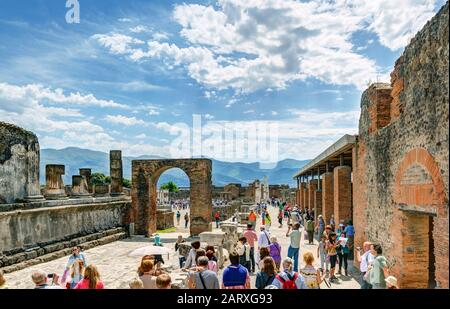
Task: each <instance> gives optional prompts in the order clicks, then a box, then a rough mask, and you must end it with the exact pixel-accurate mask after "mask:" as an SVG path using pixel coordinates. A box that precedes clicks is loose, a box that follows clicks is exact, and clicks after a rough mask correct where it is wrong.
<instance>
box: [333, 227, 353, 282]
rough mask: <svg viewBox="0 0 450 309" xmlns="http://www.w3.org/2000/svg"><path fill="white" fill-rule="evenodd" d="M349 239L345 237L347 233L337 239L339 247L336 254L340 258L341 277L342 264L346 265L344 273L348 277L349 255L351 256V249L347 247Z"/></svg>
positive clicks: (340, 273)
mask: <svg viewBox="0 0 450 309" xmlns="http://www.w3.org/2000/svg"><path fill="white" fill-rule="evenodd" d="M347 242H348V239H347V238H346V237H345V233H344V232H342V233H341V235H340V236H339V237H338V238H337V247H336V253H337V254H338V258H339V271H338V273H339V275H342V272H341V269H342V264H344V272H345V275H346V276H348V271H347V269H348V263H347V259H348V254H349V252H350V251H349V248H348V245H347Z"/></svg>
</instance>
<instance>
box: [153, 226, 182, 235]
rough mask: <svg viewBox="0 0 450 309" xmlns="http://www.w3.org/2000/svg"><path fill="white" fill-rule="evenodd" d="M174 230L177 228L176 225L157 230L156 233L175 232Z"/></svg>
mask: <svg viewBox="0 0 450 309" xmlns="http://www.w3.org/2000/svg"><path fill="white" fill-rule="evenodd" d="M176 231H177V228H176V227H170V228H168V229H165V230H157V231H156V233H158V234H164V233H174V232H176Z"/></svg>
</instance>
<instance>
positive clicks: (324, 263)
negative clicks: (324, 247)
mask: <svg viewBox="0 0 450 309" xmlns="http://www.w3.org/2000/svg"><path fill="white" fill-rule="evenodd" d="M324 266H325V267H324ZM320 268H322V269H323V270H329V269H330V261H327V254H326V253H322V254H320Z"/></svg>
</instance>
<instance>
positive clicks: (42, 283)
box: [31, 271, 62, 290]
mask: <svg viewBox="0 0 450 309" xmlns="http://www.w3.org/2000/svg"><path fill="white" fill-rule="evenodd" d="M47 278H50V279H52V282H51V284H50V285H49V284H48V283H47V280H48V279H47ZM58 279H59V277H58V275H57V274H49V275H47V274H46V273H45V272H43V271H35V272H33V273H32V274H31V280H33V283H34V284H35V287H34V288H35V289H36V290H59V289H62V287H61V286H60V285H59V284H58Z"/></svg>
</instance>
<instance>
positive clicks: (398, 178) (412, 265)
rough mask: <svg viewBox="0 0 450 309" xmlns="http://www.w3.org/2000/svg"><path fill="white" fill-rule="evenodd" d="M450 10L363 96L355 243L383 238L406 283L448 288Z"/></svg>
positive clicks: (428, 26)
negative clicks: (387, 78)
mask: <svg viewBox="0 0 450 309" xmlns="http://www.w3.org/2000/svg"><path fill="white" fill-rule="evenodd" d="M448 9H449V7H448V3H446V4H445V5H444V7H443V8H442V9H441V10H440V11H439V13H438V14H437V15H436V16H435V17H433V18H432V19H431V20H430V21H429V22H428V23H427V24H426V25H425V26H424V28H423V29H422V30H421V31H420V32H418V33H417V35H416V36H415V37H414V38H413V39H412V40H411V43H410V44H409V45H408V46H407V47H406V48H405V51H404V52H403V55H402V56H401V57H400V58H399V59H398V60H397V62H396V64H395V68H394V71H393V72H392V74H391V84H390V85H387V84H374V85H372V86H370V87H369V88H368V89H367V90H366V91H365V92H364V93H363V95H362V98H361V117H360V122H359V138H358V143H357V145H356V147H355V149H354V150H353V154H354V162H353V169H354V175H353V179H354V183H353V185H354V192H353V200H354V203H355V209H354V212H353V217H354V225H355V230H356V238H355V245H357V246H358V245H362V242H363V241H364V240H366V239H367V240H370V241H372V242H377V243H380V244H381V245H382V247H383V250H384V255H385V256H386V257H387V258H388V260H389V266H390V270H391V273H392V274H393V275H394V276H396V277H397V278H398V280H399V284H400V287H401V288H426V287H428V280H429V279H431V280H435V281H436V283H437V285H438V286H439V287H442V288H448V287H449V286H448V275H449V273H448V269H449V264H448V244H449V239H448V227H449V226H448V177H449V174H448V172H449V170H448V167H449V166H448V165H449V163H448V162H449V160H448V158H449V153H448V147H449V139H448V130H449V121H448V119H449V104H448V94H449V79H448V78H449V77H448V73H449V72H448V59H449V43H448V34H449V33H448V22H449V20H448ZM387 89H390V98H389V97H388V96H386V92H387ZM388 103H389V104H388ZM388 105H390V107H388ZM388 110H389V113H388ZM374 113H375V114H374ZM388 115H389V122H388V123H386V120H387V119H388ZM335 188H336V186H335ZM430 220H431V223H430ZM430 240H432V242H433V243H434V245H432V243H431V242H430ZM433 261H434V263H433ZM433 264H434V265H433ZM430 267H431V271H430V270H429V268H430ZM433 268H435V271H432V269H433ZM429 275H431V278H429Z"/></svg>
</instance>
